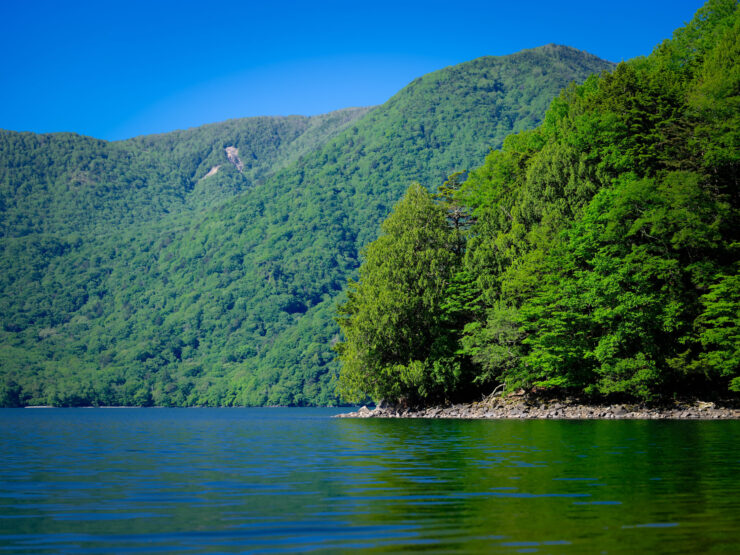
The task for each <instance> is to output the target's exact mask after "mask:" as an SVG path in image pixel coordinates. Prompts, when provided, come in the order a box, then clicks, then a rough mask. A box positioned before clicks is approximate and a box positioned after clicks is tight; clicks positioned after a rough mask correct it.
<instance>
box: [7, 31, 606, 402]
mask: <svg viewBox="0 0 740 555" xmlns="http://www.w3.org/2000/svg"><path fill="white" fill-rule="evenodd" d="M612 67H613V64H611V63H609V62H605V61H603V60H599V59H598V58H595V57H594V56H591V55H589V54H586V53H584V52H580V51H577V50H574V49H572V48H568V47H562V46H554V45H550V46H545V47H541V48H537V49H533V50H528V51H523V52H520V53H518V54H514V55H511V56H504V57H485V58H480V59H477V60H473V61H471V62H468V63H465V64H461V65H458V66H454V67H450V68H446V69H443V70H440V71H437V72H434V73H431V74H429V75H426V76H423V77H421V78H419V79H416V80H415V81H414V82H412V83H411V84H409V85H408V86H407V87H406V88H405V89H403V90H402V91H400V92H399V93H398V94H397V95H395V96H394V97H393V98H391V99H390V100H389V101H388V102H387V103H385V104H384V105H382V106H378V107H375V108H372V109H370V108H357V109H349V110H342V111H339V112H334V113H332V114H328V115H325V116H316V117H311V118H306V117H300V116H291V117H282V118H249V119H242V120H232V121H228V122H224V123H221V124H213V125H209V126H205V127H201V128H197V129H191V130H186V131H177V132H174V133H167V134H163V135H156V136H147V137H138V138H134V139H130V140H127V141H119V142H112V143H109V142H105V141H100V140H96V139H92V138H88V137H81V136H78V135H74V134H71V133H63V134H46V135H37V134H32V133H17V132H13V131H0V266H1V267H0V291H2V294H1V295H0V318H1V319H2V326H0V405H4V406H18V405H21V406H22V405H44V404H49V405H57V406H80V405H170V406H172V405H179V406H192V405H211V406H213V405H265V404H270V405H277V404H280V405H288V404H293V405H307V404H324V405H325V404H332V403H337V402H338V397H337V393H336V382H337V376H338V370H339V365H338V361H337V360H336V357H335V354H334V352H333V350H332V347H333V345H334V344H335V343H336V342H337V341H338V340H339V328H338V326H337V324H336V322H335V321H334V316H335V310H336V304H337V300H338V299H341V298H342V295H343V293H342V290H343V288H344V285H345V283H346V281H347V279H348V278H349V277H351V276H353V275H356V273H357V268H358V266H359V254H358V253H359V252H360V250H361V248H362V247H364V246H365V245H367V244H368V243H369V242H370V241H372V240H373V239H375V238H376V237H377V234H378V226H379V224H380V222H381V221H382V220H383V219H384V218H385V217H386V216H387V215H388V213H389V211H390V209H391V207H392V206H393V205H394V203H395V202H396V201H398V199H399V198H401V197H402V196H403V192H404V190H405V189H406V188H407V187H408V185H409V183H411V182H412V181H414V180H416V181H420V182H422V183H425V184H427V186H428V187H429V188H430V189H432V190H433V189H435V188H436V187H437V186H438V185H440V184H442V183H443V182H444V181H445V179H446V176H447V175H449V174H451V173H453V172H455V171H457V170H462V169H465V168H470V167H474V166H477V165H480V164H481V163H483V161H484V159H485V157H486V155H487V154H488V153H489V152H490V150H491V149H497V148H500V147H501V145H502V143H503V141H504V138H505V137H506V135H507V134H509V133H511V132H517V131H522V130H525V129H531V128H533V127H534V126H536V125H537V124H539V123H540V122H541V121H542V118H543V116H544V114H545V111H546V109H547V106H548V105H549V104H550V102H551V101H552V99H553V98H554V97H555V96H556V95H557V94H558V92H559V91H560V90H561V89H562V88H563V87H565V86H567V85H568V84H569V83H570V82H573V81H578V82H583V81H584V80H585V79H586V78H587V77H588V76H589V75H591V74H594V73H600V72H602V71H604V70H608V69H611V68H612Z"/></svg>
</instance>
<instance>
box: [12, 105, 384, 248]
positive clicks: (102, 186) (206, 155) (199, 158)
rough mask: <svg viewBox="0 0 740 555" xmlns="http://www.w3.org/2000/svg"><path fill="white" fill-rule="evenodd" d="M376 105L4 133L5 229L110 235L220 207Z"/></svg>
mask: <svg viewBox="0 0 740 555" xmlns="http://www.w3.org/2000/svg"><path fill="white" fill-rule="evenodd" d="M368 110H369V108H350V109H346V110H339V111H337V112H332V113H330V114H325V115H321V116H313V117H305V116H288V117H258V118H244V119H235V120H230V121H226V122H223V123H216V124H211V125H204V126H202V127H197V128H193V129H188V130H185V131H174V132H172V133H165V134H161V135H150V136H145V137H136V138H133V139H129V140H126V141H116V142H106V141H101V140H98V139H93V138H90V137H83V136H80V135H76V134H74V133H50V134H42V135H38V134H34V133H17V132H13V131H2V130H0V215H2V217H1V218H0V235H2V236H15V237H18V236H24V235H29V234H38V233H47V234H49V233H50V234H55V235H60V234H69V233H92V232H94V233H96V234H100V233H108V232H111V231H114V230H117V229H120V228H121V227H122V226H125V225H131V224H141V223H145V222H150V221H156V220H158V219H160V218H162V217H164V216H167V215H168V214H174V213H179V212H192V211H193V210H194V209H202V208H204V207H208V206H213V205H217V204H220V203H222V202H224V201H225V200H227V199H229V198H231V197H233V196H235V195H237V194H239V193H241V192H243V191H245V190H247V189H248V188H250V187H251V186H253V185H257V184H260V183H262V182H263V181H264V180H265V179H266V178H267V177H269V176H270V175H271V174H273V173H274V172H275V171H277V170H278V169H280V168H282V167H285V166H287V165H289V164H290V163H292V162H293V161H295V159H296V158H297V157H298V156H299V155H300V154H302V153H305V152H307V151H310V150H311V149H313V148H316V147H317V146H319V145H321V144H322V143H323V142H325V141H326V140H328V139H329V138H331V137H332V136H334V135H335V134H336V133H338V132H340V131H341V130H342V129H343V128H344V127H346V126H347V125H349V124H350V123H352V122H353V121H354V120H356V119H357V118H359V117H361V116H363V115H364V114H365V113H367V111H368ZM227 149H229V151H230V152H233V153H236V154H235V157H236V158H235V161H234V162H233V163H232V162H231V161H230V160H229V156H228V154H227ZM237 160H238V161H237ZM237 166H239V167H237Z"/></svg>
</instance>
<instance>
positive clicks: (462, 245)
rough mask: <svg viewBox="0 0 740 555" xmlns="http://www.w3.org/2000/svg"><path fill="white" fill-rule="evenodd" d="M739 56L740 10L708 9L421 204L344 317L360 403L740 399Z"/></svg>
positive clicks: (350, 395) (413, 195)
mask: <svg viewBox="0 0 740 555" xmlns="http://www.w3.org/2000/svg"><path fill="white" fill-rule="evenodd" d="M738 59H740V10H739V9H738V3H737V2H736V1H735V0H710V1H709V2H708V3H707V4H706V5H705V6H704V7H703V8H702V9H701V10H699V12H698V13H697V14H696V16H695V18H694V19H693V20H692V22H691V23H690V24H688V25H687V26H686V27H685V28H682V29H679V30H677V31H676V32H675V33H674V36H673V38H672V39H671V40H667V41H665V42H664V43H663V44H661V45H659V46H658V47H656V49H655V50H654V52H653V53H652V54H651V55H650V56H648V57H647V58H638V59H634V60H631V61H629V62H624V63H620V64H619V65H618V66H617V67H616V68H615V69H614V71H613V72H609V73H605V74H602V75H601V76H592V77H590V78H589V79H587V80H586V82H585V83H583V84H581V85H578V86H576V85H572V86H570V87H568V88H567V89H566V90H564V91H563V92H562V93H561V94H560V95H559V96H558V97H557V98H556V99H555V100H554V101H553V103H552V104H551V106H550V108H549V110H548V111H547V114H546V116H545V118H544V121H543V122H542V124H541V125H539V126H538V127H537V128H535V129H533V130H528V131H523V132H521V133H518V134H514V135H511V136H509V137H507V138H506V140H505V141H504V145H503V149H501V150H498V151H493V152H491V153H490V154H489V155H488V156H487V157H486V160H485V162H484V164H483V165H482V166H480V167H479V168H476V169H474V170H473V171H471V172H470V174H469V176H467V179H465V176H461V175H456V176H453V177H452V178H451V179H450V180H449V181H448V182H447V183H446V185H445V186H444V187H442V188H441V189H440V191H439V192H438V193H437V194H436V195H435V196H432V195H431V194H430V193H429V192H428V191H427V190H425V189H424V188H422V187H419V186H413V187H411V188H410V189H409V190H408V192H407V193H406V196H405V197H404V198H403V200H402V201H400V202H399V203H398V204H397V205H396V207H395V208H394V210H393V212H392V214H391V215H390V216H389V218H388V219H387V220H386V221H385V222H384V223H383V228H382V229H383V232H382V234H381V236H380V237H379V238H378V239H377V240H376V241H374V242H372V243H371V244H370V245H369V246H368V248H367V253H366V256H365V261H364V263H363V265H362V267H361V268H360V271H359V281H358V282H353V283H351V284H350V290H349V294H348V299H347V301H346V302H345V303H344V304H343V305H342V306H341V308H340V314H341V319H340V322H341V327H342V330H343V331H344V337H345V340H344V341H343V342H341V343H340V344H339V346H338V349H339V351H340V353H341V359H342V363H343V367H342V374H341V380H340V381H341V384H340V389H341V391H342V392H343V394H344V395H345V397H346V398H347V399H350V400H353V399H354V400H361V399H364V398H365V397H366V396H368V395H370V396H372V397H374V398H376V399H382V398H384V399H389V400H395V399H399V398H403V399H405V400H406V401H407V402H409V403H411V404H426V403H438V402H444V401H445V400H450V399H455V398H465V397H468V398H469V397H471V396H473V397H476V398H478V399H479V398H480V395H481V393H485V394H488V393H490V392H491V391H492V390H494V389H496V388H498V387H499V386H504V387H505V389H507V390H509V391H511V390H514V389H518V388H527V389H535V390H550V392H553V391H555V392H558V393H559V394H560V395H573V394H575V395H580V396H590V397H592V398H600V399H604V398H612V399H615V398H616V399H629V400H642V401H645V400H647V401H652V400H667V399H673V398H675V397H676V396H695V397H696V396H719V397H726V396H730V395H733V394H734V393H733V392H740V277H739V274H738V271H739V270H740V265H739V264H740V262H739V261H740V256H739V254H740V251H739V249H740V192H739V191H740V189H739V188H738V176H739V174H740V65H739V64H738Z"/></svg>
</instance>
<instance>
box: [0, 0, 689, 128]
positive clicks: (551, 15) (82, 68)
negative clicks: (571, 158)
mask: <svg viewBox="0 0 740 555" xmlns="http://www.w3.org/2000/svg"><path fill="white" fill-rule="evenodd" d="M702 4H703V2H701V1H698V0H694V1H685V0H670V1H668V0H655V1H653V0H641V1H634V0H622V1H620V2H599V1H595V0H591V1H589V2H581V1H578V2H554V1H552V0H550V1H548V2H540V1H520V2H517V1H516V0H509V1H506V2H499V1H497V0H489V1H488V2H471V1H467V0H446V1H444V2H437V1H435V0H427V1H423V2H404V1H403V0H396V1H393V2H388V1H385V0H377V1H370V2H351V1H349V0H344V1H341V2H322V1H320V0H314V1H310V2H309V1H305V2H304V1H295V2H289V1H283V2H269V1H264V2H251V1H249V0H247V1H239V0H237V1H235V2H194V1H188V0H179V1H170V0H166V1H158V0H147V1H140V0H127V1H125V2H121V1H118V0H102V1H100V0H98V1H96V2H91V1H87V0H81V1H75V0H65V1H62V0H58V1H48V0H40V1H28V0H0V52H1V53H2V54H0V128H3V129H13V130H16V131H35V132H51V131H74V132H77V133H81V134H85V135H92V136H94V137H99V138H102V139H121V138H127V137H132V136H135V135H141V134H147V133H159V132H165V131H171V130H173V129H182V128H187V127H192V126H196V125H201V124H204V123H211V122H216V121H222V120H225V119H229V118H235V117H245V116H257V115H287V114H305V115H310V114H318V113H324V112H329V111H331V110H336V109H339V108H345V107H349V106H367V105H374V104H380V103H383V102H385V101H386V100H387V99H388V98H389V97H390V96H392V95H393V94H394V93H396V92H397V91H398V90H399V89H401V88H402V87H403V86H405V85H406V84H407V83H409V82H410V81H411V80H413V79H414V78H416V77H418V76H420V75H423V74H425V73H428V72H430V71H433V70H436V69H439V68H442V67H445V66H448V65H452V64H457V63H460V62H464V61H467V60H471V59H474V58H477V57H479V56H485V55H503V54H510V53H512V52H516V51H518V50H521V49H523V48H533V47H536V46H541V45H543V44H547V43H557V44H566V45H569V46H573V47H575V48H579V49H581V50H586V51H588V52H591V53H592V54H595V55H597V56H599V57H601V58H604V59H607V60H611V61H615V62H618V61H620V60H626V59H629V58H632V57H634V56H639V55H647V54H649V53H650V51H651V50H652V49H653V47H654V46H655V45H656V44H657V43H659V42H660V41H662V40H663V39H665V38H669V37H670V35H671V33H672V31H673V30H674V29H675V28H677V27H680V26H682V25H683V24H684V23H686V22H688V21H689V20H690V19H691V18H692V17H693V14H694V13H695V12H696V10H697V9H699V8H700V7H701V5H702Z"/></svg>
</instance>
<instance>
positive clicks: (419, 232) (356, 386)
mask: <svg viewBox="0 0 740 555" xmlns="http://www.w3.org/2000/svg"><path fill="white" fill-rule="evenodd" d="M456 250H457V234H456V232H455V230H454V229H451V228H450V226H449V225H448V222H447V212H446V210H445V208H444V207H442V206H439V205H437V204H435V203H434V201H433V199H432V196H431V195H430V194H429V192H428V191H427V190H426V189H424V188H423V187H422V186H421V185H419V184H413V185H411V187H409V189H408V191H407V192H406V195H405V197H404V198H403V199H402V200H401V201H400V202H398V204H396V206H395V208H394V210H393V212H392V213H391V215H390V216H389V217H388V219H386V220H385V221H384V222H383V224H382V227H381V236H380V237H379V238H378V239H377V240H375V241H374V242H372V243H371V244H369V245H368V246H367V248H366V249H365V252H364V261H363V263H362V266H361V267H360V278H359V281H357V282H355V281H350V283H349V288H348V292H347V297H348V298H347V301H346V302H345V303H344V304H343V305H342V306H341V307H340V308H339V318H338V319H337V320H338V322H339V325H340V327H341V329H342V332H343V334H344V341H343V342H341V343H339V344H338V345H337V351H338V352H339V356H340V359H341V361H342V364H343V366H342V371H341V374H340V384H339V389H340V393H341V394H342V396H343V397H344V398H345V399H347V400H349V401H361V400H363V399H364V398H365V397H367V396H370V397H373V398H374V399H376V400H379V399H387V400H393V401H395V400H398V399H401V398H403V399H405V400H406V401H407V402H409V403H412V404H413V403H418V402H422V401H431V400H439V399H440V398H442V397H443V396H445V395H446V394H449V393H450V392H453V391H454V389H455V387H456V386H457V385H458V383H459V381H460V377H461V376H460V373H461V370H460V364H459V362H457V361H456V359H455V356H454V351H455V339H454V336H453V335H451V334H450V333H447V332H446V329H445V312H444V310H443V309H442V304H443V302H444V299H445V294H446V291H447V288H448V286H449V283H450V281H451V279H452V277H453V275H454V274H455V272H456V270H457V269H458V268H459V263H460V255H459V254H458V253H457V252H456Z"/></svg>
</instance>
